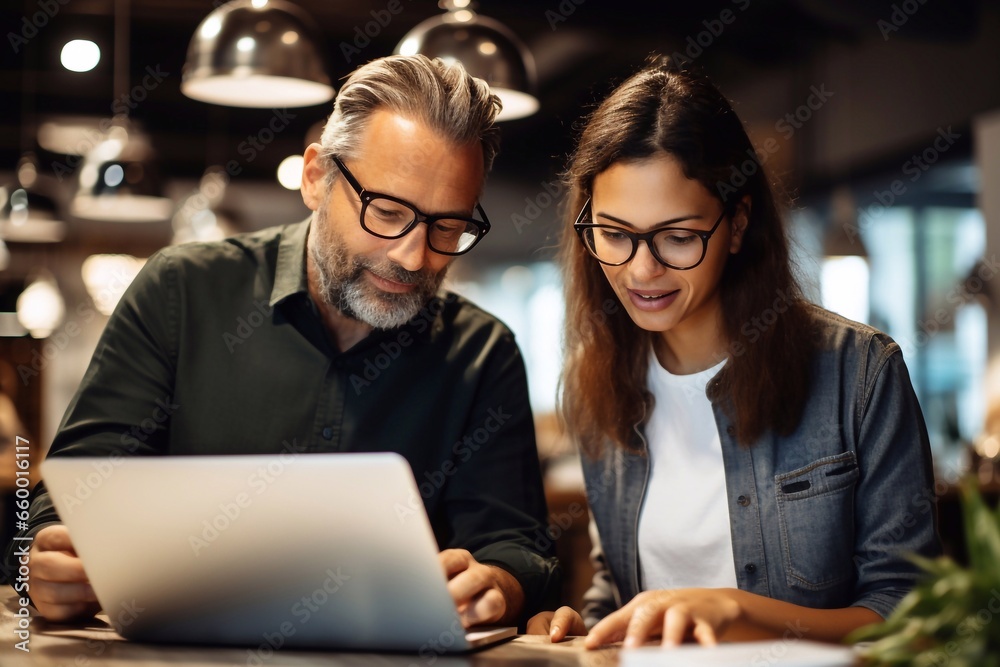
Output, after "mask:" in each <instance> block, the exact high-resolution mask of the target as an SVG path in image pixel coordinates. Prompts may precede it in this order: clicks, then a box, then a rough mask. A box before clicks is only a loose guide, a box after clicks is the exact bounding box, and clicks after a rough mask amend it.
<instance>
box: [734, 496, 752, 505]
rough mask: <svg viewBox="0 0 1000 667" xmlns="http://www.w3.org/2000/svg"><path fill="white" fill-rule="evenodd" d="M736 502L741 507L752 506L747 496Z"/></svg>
mask: <svg viewBox="0 0 1000 667" xmlns="http://www.w3.org/2000/svg"><path fill="white" fill-rule="evenodd" d="M736 502H737V503H739V505H740V507H746V506H747V505H749V504H750V499H749V498H747V497H746V496H740V497H739V498H737V499H736Z"/></svg>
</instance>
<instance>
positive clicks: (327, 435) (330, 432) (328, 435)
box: [323, 426, 333, 440]
mask: <svg viewBox="0 0 1000 667" xmlns="http://www.w3.org/2000/svg"><path fill="white" fill-rule="evenodd" d="M323 437H324V438H326V439H327V440H332V439H333V429H332V428H330V427H329V426H327V427H326V428H324V429H323Z"/></svg>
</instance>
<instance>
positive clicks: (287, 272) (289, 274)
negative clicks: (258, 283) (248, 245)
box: [270, 217, 312, 308]
mask: <svg viewBox="0 0 1000 667" xmlns="http://www.w3.org/2000/svg"><path fill="white" fill-rule="evenodd" d="M311 221H312V218H311V217H310V218H309V219H307V220H303V221H302V222H300V223H297V224H294V225H289V226H288V227H286V228H285V229H284V230H283V231H282V232H281V243H280V244H279V245H278V263H277V265H276V266H275V269H274V287H273V288H272V289H271V301H270V305H271V307H272V308H273V307H274V306H276V305H277V304H279V303H281V302H282V301H284V300H285V299H287V298H288V297H290V296H292V295H294V294H299V293H308V292H309V281H308V278H307V276H306V239H307V238H308V237H309V225H310V223H311Z"/></svg>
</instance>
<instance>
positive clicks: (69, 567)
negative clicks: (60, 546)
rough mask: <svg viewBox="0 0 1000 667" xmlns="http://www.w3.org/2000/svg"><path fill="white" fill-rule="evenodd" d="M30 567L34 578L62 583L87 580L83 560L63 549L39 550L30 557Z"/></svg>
mask: <svg viewBox="0 0 1000 667" xmlns="http://www.w3.org/2000/svg"><path fill="white" fill-rule="evenodd" d="M30 567H31V576H32V579H34V580H42V581H58V582H63V583H80V582H82V583H86V582H87V581H88V579H87V573H86V572H85V571H84V569H83V561H81V560H80V559H79V558H77V557H76V556H73V555H70V554H68V553H65V552H63V551H40V552H38V553H37V554H36V555H35V556H34V557H32V559H31V566H30ZM32 583H34V581H33V582H32Z"/></svg>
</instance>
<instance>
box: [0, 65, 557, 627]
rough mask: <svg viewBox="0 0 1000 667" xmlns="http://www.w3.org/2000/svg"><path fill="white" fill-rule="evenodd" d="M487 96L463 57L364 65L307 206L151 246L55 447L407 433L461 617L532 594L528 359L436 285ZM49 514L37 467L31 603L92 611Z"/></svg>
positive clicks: (135, 451)
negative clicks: (272, 224)
mask: <svg viewBox="0 0 1000 667" xmlns="http://www.w3.org/2000/svg"><path fill="white" fill-rule="evenodd" d="M498 107H499V102H498V100H497V98H496V97H495V96H493V95H492V94H490V92H489V89H488V87H487V86H486V84H485V83H483V82H482V81H479V80H477V79H474V78H472V77H470V76H469V75H468V74H466V72H465V71H464V70H463V69H462V68H461V66H459V65H446V64H444V63H442V62H440V61H430V60H428V59H426V58H424V57H422V56H415V57H403V56H397V57H391V58H384V59H381V60H377V61H374V62H372V63H369V64H367V65H365V66H363V67H361V68H360V69H359V70H358V71H356V72H355V73H354V74H353V75H352V76H351V78H350V79H349V80H348V82H347V83H346V84H345V85H344V87H343V88H342V90H341V91H340V94H339V96H338V98H337V101H336V104H335V107H334V112H333V114H332V115H331V117H330V120H329V122H328V124H327V126H326V129H325V131H324V133H323V136H322V140H321V141H322V144H321V145H320V144H313V145H311V146H309V147H308V149H307V150H306V152H305V168H304V172H303V183H302V197H303V200H304V201H305V203H306V205H307V206H308V207H309V208H310V209H311V210H312V211H313V212H314V213H313V215H312V216H311V218H310V220H307V221H305V222H303V223H299V224H294V225H289V226H286V227H281V228H272V229H268V230H264V231H262V232H259V233H256V234H251V235H245V236H242V237H236V238H234V239H229V240H227V241H224V242H220V243H209V244H192V245H188V246H178V247H173V248H168V249H165V250H163V251H161V252H160V253H158V254H157V255H156V256H154V257H153V258H152V259H150V261H149V262H148V263H147V265H146V267H145V268H144V270H143V271H142V273H141V274H140V275H139V276H138V277H137V278H136V280H135V282H134V283H133V284H132V285H131V287H130V288H129V291H128V292H127V293H126V295H125V296H124V297H123V299H122V302H121V303H120V304H119V306H118V308H117V310H116V312H115V313H114V315H112V317H111V319H110V321H109V322H108V325H107V327H106V330H105V332H104V335H103V337H102V339H101V341H100V343H99V345H98V348H97V350H96V352H95V354H94V358H93V360H92V362H91V365H90V368H89V369H88V370H87V373H86V375H85V377H84V380H83V382H82V384H81V386H80V389H79V391H78V393H77V395H76V396H75V398H74V399H73V401H72V402H71V404H70V406H69V408H68V410H67V412H66V416H65V417H64V419H63V422H62V425H61V427H60V430H59V433H58V435H57V436H56V438H55V441H54V443H53V446H52V449H51V453H50V456H80V455H91V456H93V455H98V456H102V455H106V456H110V457H116V456H122V455H126V454H128V455H156V454H175V455H179V454H237V453H239V454H261V453H272V454H273V453H278V452H281V451H290V452H293V453H296V454H297V453H299V452H339V451H397V452H399V453H401V454H402V455H403V456H405V457H406V458H407V460H408V461H409V462H410V465H411V466H412V468H413V471H414V474H415V476H416V478H417V482H418V484H419V486H420V490H421V496H422V498H423V502H424V505H425V507H426V509H427V512H428V515H429V517H430V520H431V524H432V526H433V528H434V532H435V535H436V537H437V540H438V544H439V545H440V546H441V547H442V549H443V551H442V552H441V556H440V557H441V564H442V566H443V568H444V569H445V571H446V573H447V576H448V578H449V584H448V586H449V589H450V591H451V593H452V596H453V598H454V600H455V603H456V606H457V608H458V610H459V612H460V616H461V618H462V621H463V623H464V624H465V625H466V626H471V625H476V624H483V623H490V624H496V623H501V624H511V623H516V622H518V620H520V619H523V618H526V617H527V616H528V615H529V614H530V613H533V611H535V609H536V608H537V607H538V605H539V603H540V602H541V600H542V597H543V595H545V594H546V591H547V590H550V589H551V584H552V581H551V579H552V576H551V574H552V571H553V561H552V560H551V559H550V558H549V556H550V554H549V553H548V552H545V551H542V552H540V551H539V550H538V549H537V548H536V547H535V546H533V541H534V539H535V538H536V537H537V534H536V531H544V524H543V521H544V519H545V501H544V496H543V494H542V489H541V481H540V474H539V470H538V461H537V454H536V451H535V443H534V432H533V427H532V420H531V413H530V408H529V406H528V403H527V386H526V379H525V373H524V366H523V362H522V360H521V357H520V354H519V352H518V349H517V346H516V344H515V343H514V340H513V336H512V334H511V333H510V331H509V330H507V329H506V328H505V327H504V326H503V325H502V324H500V323H499V322H498V321H497V320H495V319H494V318H492V317H491V316H489V315H488V314H486V313H484V312H483V311H481V310H479V309H477V308H476V307H475V306H473V305H471V304H469V303H468V302H466V301H464V300H463V299H461V298H459V297H457V296H455V295H453V294H449V293H445V292H438V288H439V286H440V284H441V281H442V279H443V278H444V276H445V273H446V271H447V269H448V266H449V264H450V263H451V261H452V260H453V259H454V257H455V256H457V255H459V254H462V253H464V252H467V251H468V250H470V249H471V248H472V246H474V245H475V244H476V243H477V242H478V241H479V240H480V239H481V238H482V237H483V235H484V234H485V233H486V231H488V228H489V223H488V221H487V220H486V216H485V213H484V212H483V210H482V208H481V207H479V205H478V203H477V202H478V199H479V195H480V192H481V190H482V187H483V182H484V180H485V175H486V173H487V172H488V170H489V168H490V166H491V164H492V161H493V157H494V155H495V153H496V149H497V143H498V136H497V129H496V128H495V127H494V126H493V121H494V118H495V116H496V113H497V111H498ZM475 214H478V216H479V217H478V218H476V217H474V215H475ZM122 501H123V502H127V499H122ZM308 503H309V501H308V499H306V498H303V502H302V517H301V519H302V520H308V515H309V505H308ZM55 522H58V517H57V516H56V515H55V512H54V510H53V509H52V505H51V502H50V499H49V498H48V495H47V494H46V492H45V490H44V487H43V486H42V485H39V486H38V488H37V489H36V492H35V494H34V496H33V501H32V505H31V521H30V524H29V527H28V529H27V531H25V532H26V534H33V533H34V534H35V539H34V542H33V546H32V548H31V552H30V563H31V582H30V585H31V590H30V593H31V596H32V599H33V602H34V603H35V606H36V607H37V608H38V610H39V612H40V613H41V614H42V615H44V616H46V617H48V618H50V619H53V620H62V619H69V618H73V617H78V616H81V615H85V614H89V613H93V612H94V611H95V603H96V598H95V597H94V593H93V590H92V589H91V587H90V586H89V584H88V583H87V578H86V573H85V572H84V571H83V568H82V566H81V564H80V561H79V559H77V558H76V556H75V553H74V551H73V546H72V544H71V542H70V540H69V537H68V534H67V532H66V530H65V528H64V527H63V526H61V525H59V524H58V523H55ZM546 543H547V541H546ZM247 556H248V557H253V556H252V554H248V555H247ZM12 559H13V549H12V550H11V552H10V555H9V556H8V563H12V562H13V560H12Z"/></svg>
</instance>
